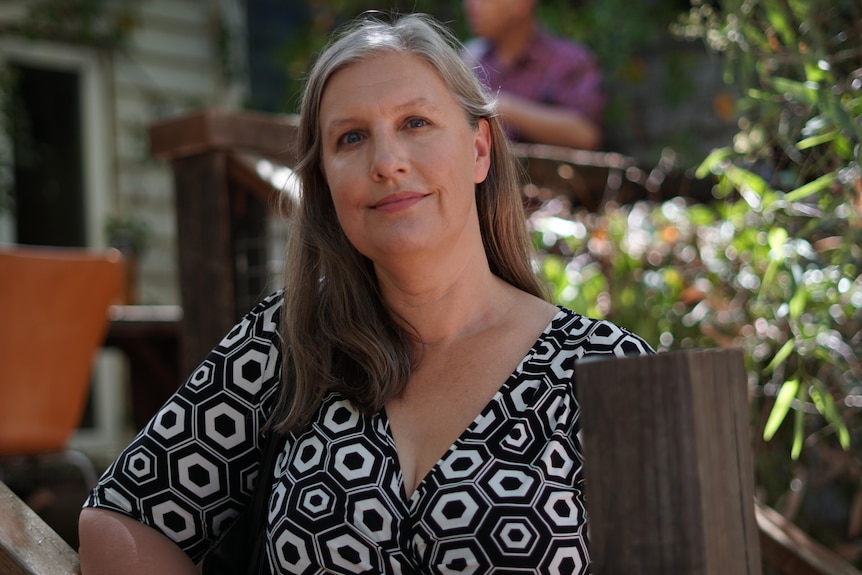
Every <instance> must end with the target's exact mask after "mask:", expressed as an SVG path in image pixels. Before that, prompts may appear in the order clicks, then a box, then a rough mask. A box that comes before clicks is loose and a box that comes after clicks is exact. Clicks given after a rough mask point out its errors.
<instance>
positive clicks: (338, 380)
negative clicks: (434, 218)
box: [271, 14, 543, 431]
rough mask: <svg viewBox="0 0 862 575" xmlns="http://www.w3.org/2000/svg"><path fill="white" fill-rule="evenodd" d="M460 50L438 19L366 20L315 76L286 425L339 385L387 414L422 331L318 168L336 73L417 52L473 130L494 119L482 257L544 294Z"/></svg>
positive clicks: (299, 215)
mask: <svg viewBox="0 0 862 575" xmlns="http://www.w3.org/2000/svg"><path fill="white" fill-rule="evenodd" d="M461 50H462V48H461V45H460V44H459V42H458V41H457V40H456V39H455V37H454V36H453V35H452V33H451V32H450V31H449V30H447V29H446V28H445V27H444V26H443V25H441V24H439V23H437V22H436V21H435V20H433V19H432V18H431V17H429V16H426V15H422V14H411V15H405V16H400V17H395V18H394V19H393V21H392V22H383V21H381V20H380V19H377V18H375V17H371V16H366V17H363V18H361V19H359V20H357V21H355V22H353V23H351V24H350V25H348V26H347V27H345V28H343V29H342V30H340V31H339V32H338V33H337V34H336V35H335V36H334V37H333V39H332V40H331V42H330V44H329V45H328V46H327V48H326V49H325V50H324V51H323V52H322V53H321V54H320V56H319V57H318V59H317V61H316V62H315V63H314V65H313V66H312V67H311V70H310V71H309V74H308V77H307V80H306V87H305V91H304V92H303V97H302V103H301V108H300V123H299V134H298V141H297V145H298V157H299V163H298V166H297V170H296V171H297V174H298V176H299V181H300V185H301V194H300V197H299V200H298V204H297V205H296V207H295V208H294V209H293V216H292V222H291V228H290V238H289V242H288V255H287V273H286V285H287V290H286V295H285V305H284V313H283V317H282V336H283V345H284V378H283V379H284V382H285V383H284V384H283V389H282V393H281V394H280V396H279V402H278V404H277V406H276V410H275V412H274V415H273V419H272V420H271V423H272V424H273V425H274V427H275V429H276V430H278V431H289V430H292V429H296V428H298V427H301V426H303V425H305V424H307V423H308V422H309V421H310V420H311V418H312V417H313V415H314V412H315V411H316V410H317V408H318V407H319V406H320V403H321V402H322V400H323V398H324V397H325V396H326V394H328V393H329V392H331V391H338V392H340V393H342V394H343V395H345V396H346V397H347V398H348V399H350V400H351V401H352V402H353V403H354V404H355V405H356V406H357V407H358V408H359V409H361V410H362V411H363V412H365V413H373V412H375V411H377V410H379V409H381V408H382V407H383V406H384V405H385V404H386V402H387V401H388V400H389V399H391V398H392V397H395V396H397V395H398V394H399V393H400V392H401V391H402V390H403V388H404V385H405V384H406V382H407V379H408V377H409V376H410V372H411V370H412V368H413V366H414V362H415V360H416V358H415V357H413V355H412V354H411V341H413V342H415V341H416V338H415V337H413V336H412V334H411V333H409V332H408V330H407V329H406V328H404V327H403V326H402V324H399V323H398V322H396V321H395V320H394V319H393V317H392V316H391V314H390V312H389V311H388V310H387V309H386V307H385V305H384V302H383V301H382V299H381V296H380V293H379V290H378V283H377V278H376V276H375V274H374V271H373V266H372V264H371V262H370V260H368V259H367V258H366V257H365V256H363V255H362V254H360V253H359V252H358V251H357V250H356V249H355V248H354V247H353V246H352V245H351V244H350V242H349V241H348V240H347V237H346V236H345V235H344V233H343V231H342V230H341V227H340V225H339V223H338V219H337V217H336V213H335V207H334V205H333V203H332V197H331V195H330V192H329V188H328V186H327V184H326V180H325V178H324V174H323V171H322V169H321V130H320V103H321V100H322V98H323V93H324V91H325V90H326V85H327V83H328V81H329V79H330V78H331V77H332V75H333V74H334V73H335V72H337V71H338V70H340V69H342V68H344V67H346V66H349V65H350V64H353V63H355V62H359V61H363V60H367V59H369V58H373V57H375V56H376V55H378V54H381V53H386V52H400V53H408V54H413V55H416V56H419V57H421V58H423V59H424V60H425V61H427V62H428V63H429V64H430V65H431V66H432V67H433V69H434V70H435V71H436V72H437V73H438V74H439V75H440V78H441V79H442V80H443V82H444V83H445V85H446V86H447V87H448V89H449V92H450V93H451V94H452V96H453V97H454V99H455V100H456V101H457V102H458V103H459V105H460V106H461V108H462V109H463V110H464V113H465V115H466V117H467V120H468V122H469V123H470V125H472V126H474V127H475V126H476V125H477V124H478V122H479V120H480V119H485V120H487V121H488V124H489V126H490V132H491V142H492V145H491V162H490V168H489V172H488V175H487V177H486V178H485V180H484V181H483V182H482V183H480V184H477V185H476V192H475V193H476V202H477V208H478V214H479V225H480V229H481V233H482V240H483V243H484V246H485V253H486V254H487V256H488V261H489V265H490V268H491V271H492V272H493V273H494V274H496V275H497V276H499V277H500V278H502V279H503V280H505V281H507V282H509V283H510V284H512V285H514V286H516V287H518V288H520V289H522V290H524V291H526V292H528V293H531V294H534V295H537V296H539V297H542V296H543V293H542V288H541V286H540V284H539V282H538V281H537V279H536V277H535V275H534V274H533V271H532V267H531V260H530V243H529V237H528V235H527V231H526V226H525V216H524V210H523V204H522V200H521V195H520V186H519V180H518V171H517V164H516V161H515V159H514V157H513V156H512V154H511V151H510V149H509V146H508V143H507V141H506V137H505V135H504V132H503V130H502V128H501V126H500V122H499V120H498V118H497V115H496V112H495V108H494V102H493V100H492V99H491V98H490V97H489V96H488V94H487V93H486V91H485V90H484V88H483V87H482V85H481V83H480V82H479V81H478V80H477V78H476V76H475V74H474V73H473V71H472V70H471V69H470V68H469V66H468V65H467V64H466V63H465V61H464V59H463V58H462V57H461Z"/></svg>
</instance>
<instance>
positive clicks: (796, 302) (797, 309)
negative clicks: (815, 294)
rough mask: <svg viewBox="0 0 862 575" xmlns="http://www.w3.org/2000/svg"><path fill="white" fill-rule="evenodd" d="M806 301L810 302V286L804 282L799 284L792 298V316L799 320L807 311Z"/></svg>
mask: <svg viewBox="0 0 862 575" xmlns="http://www.w3.org/2000/svg"><path fill="white" fill-rule="evenodd" d="M806 303H808V288H807V287H805V285H804V284H799V285H798V286H797V288H796V293H794V294H793V297H792V298H790V317H791V318H792V319H794V320H798V319H799V318H800V317H801V316H802V312H804V311H805V304H806Z"/></svg>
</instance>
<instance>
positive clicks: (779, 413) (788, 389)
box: [763, 379, 799, 441]
mask: <svg viewBox="0 0 862 575" xmlns="http://www.w3.org/2000/svg"><path fill="white" fill-rule="evenodd" d="M798 391H799V380H798V379H791V380H788V381H785V382H784V384H783V385H782V386H781V390H779V392H778V397H776V398H775V405H773V406H772V411H770V412H769V418H768V419H767V420H766V426H764V428H763V439H764V440H766V441H770V440H771V439H772V438H773V436H774V435H775V432H776V431H778V428H779V427H781V423H782V422H783V421H784V418H785V417H787V412H788V411H790V406H791V405H792V404H793V398H794V397H796V394H797V393H798Z"/></svg>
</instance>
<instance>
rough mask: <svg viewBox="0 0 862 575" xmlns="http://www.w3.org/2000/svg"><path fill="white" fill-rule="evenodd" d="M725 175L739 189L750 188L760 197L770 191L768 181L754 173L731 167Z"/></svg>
mask: <svg viewBox="0 0 862 575" xmlns="http://www.w3.org/2000/svg"><path fill="white" fill-rule="evenodd" d="M725 174H726V175H727V178H728V180H730V182H731V183H732V184H733V185H734V186H735V187H736V188H737V189H742V188H748V189H750V190H752V191H753V192H755V193H757V194H760V195H763V194H764V193H766V192H767V191H770V188H769V184H767V183H766V180H764V179H763V178H761V177H760V176H758V175H757V174H755V173H754V172H749V171H748V170H743V169H742V168H737V167H735V166H730V167H729V168H728V170H727V171H726V172H725Z"/></svg>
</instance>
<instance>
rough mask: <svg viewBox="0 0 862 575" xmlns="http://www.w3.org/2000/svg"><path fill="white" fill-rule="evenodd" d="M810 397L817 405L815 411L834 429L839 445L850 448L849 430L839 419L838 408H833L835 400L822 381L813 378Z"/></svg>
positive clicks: (846, 448)
mask: <svg viewBox="0 0 862 575" xmlns="http://www.w3.org/2000/svg"><path fill="white" fill-rule="evenodd" d="M811 399H813V400H814V406H815V407H817V411H819V412H820V415H822V416H823V419H824V420H826V423H827V424H829V425H831V426H832V428H833V429H834V430H835V435H836V436H837V437H838V443H839V444H840V445H841V447H842V448H843V449H844V450H848V449H850V431H849V430H848V429H847V424H846V423H844V421H843V420H842V419H841V415H840V414H839V413H838V410H837V409H835V400H834V399H833V398H832V394H831V393H829V390H828V389H826V386H825V385H824V384H823V382H822V381H819V380H815V382H814V387H812V389H811Z"/></svg>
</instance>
